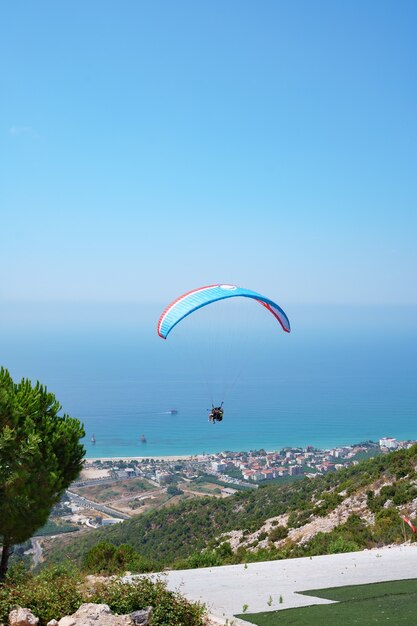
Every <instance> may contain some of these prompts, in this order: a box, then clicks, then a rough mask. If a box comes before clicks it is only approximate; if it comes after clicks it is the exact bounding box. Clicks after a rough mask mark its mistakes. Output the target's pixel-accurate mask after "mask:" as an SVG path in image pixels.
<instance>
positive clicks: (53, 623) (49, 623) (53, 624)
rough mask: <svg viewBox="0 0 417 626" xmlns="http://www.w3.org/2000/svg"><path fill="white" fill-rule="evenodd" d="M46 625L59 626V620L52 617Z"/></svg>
mask: <svg viewBox="0 0 417 626" xmlns="http://www.w3.org/2000/svg"><path fill="white" fill-rule="evenodd" d="M46 626H58V622H57V620H56V619H51V621H50V622H48V623H47V625H46Z"/></svg>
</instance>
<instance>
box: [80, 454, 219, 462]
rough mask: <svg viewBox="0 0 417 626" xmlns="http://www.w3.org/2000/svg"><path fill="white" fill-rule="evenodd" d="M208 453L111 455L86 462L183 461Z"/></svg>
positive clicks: (199, 457) (201, 456) (200, 457)
mask: <svg viewBox="0 0 417 626" xmlns="http://www.w3.org/2000/svg"><path fill="white" fill-rule="evenodd" d="M207 456H209V455H204V454H182V455H181V454H173V455H169V456H113V457H111V456H110V457H86V458H85V461H86V462H87V463H94V462H96V461H101V462H104V461H114V462H115V463H116V462H117V461H123V462H125V463H128V462H129V461H144V460H145V459H153V460H154V461H184V460H187V459H202V458H207Z"/></svg>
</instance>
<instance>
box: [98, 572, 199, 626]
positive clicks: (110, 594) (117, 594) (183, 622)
mask: <svg viewBox="0 0 417 626" xmlns="http://www.w3.org/2000/svg"><path fill="white" fill-rule="evenodd" d="M90 602H96V603H98V604H102V603H104V604H108V605H109V607H110V608H111V610H112V611H113V612H114V613H118V614H123V613H131V612H132V611H136V610H138V609H144V608H146V607H147V606H152V607H153V614H152V626H202V625H203V617H204V615H205V608H204V607H203V606H202V605H201V604H198V603H192V602H188V600H185V598H183V597H182V596H181V595H180V594H178V593H175V592H172V591H168V590H167V588H166V583H165V582H163V581H162V580H161V579H160V578H159V579H156V580H154V581H152V580H150V579H148V578H141V579H137V580H134V581H132V582H131V583H129V584H126V583H123V582H121V580H120V579H119V580H112V581H110V582H109V583H107V584H103V585H102V586H101V587H100V588H99V589H98V590H97V591H96V592H95V593H94V595H93V596H92V597H91V599H90Z"/></svg>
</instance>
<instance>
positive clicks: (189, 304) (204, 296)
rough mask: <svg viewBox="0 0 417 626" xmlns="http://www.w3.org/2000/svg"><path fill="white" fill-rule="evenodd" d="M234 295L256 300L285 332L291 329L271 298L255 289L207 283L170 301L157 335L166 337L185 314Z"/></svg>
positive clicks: (159, 323) (234, 296) (162, 316)
mask: <svg viewBox="0 0 417 626" xmlns="http://www.w3.org/2000/svg"><path fill="white" fill-rule="evenodd" d="M236 297H243V298H252V299H253V300H256V301H257V302H259V304H262V306H264V307H265V308H266V309H267V310H268V311H269V312H270V313H271V314H272V315H273V316H274V317H275V318H276V319H277V320H278V322H279V323H280V324H281V326H282V328H283V330H285V332H287V333H289V332H290V331H291V327H290V322H289V319H288V317H287V316H286V314H285V313H284V311H283V310H282V309H281V307H280V306H278V304H277V303H276V302H273V300H270V299H269V298H267V297H265V296H263V295H261V294H260V293H257V292H256V291H251V290H250V289H245V288H243V287H237V286H236V285H208V286H206V287H199V288H198V289H193V290H192V291H188V292H187V293H185V294H183V295H182V296H179V297H178V298H176V300H174V301H173V302H171V304H169V305H168V306H167V308H166V309H165V311H164V312H163V313H162V315H161V317H160V318H159V322H158V335H159V336H160V337H162V339H166V338H167V336H168V334H169V333H170V332H171V330H172V329H173V328H174V326H176V325H177V324H178V323H179V322H181V320H183V319H184V317H187V315H190V314H191V313H193V312H194V311H197V309H201V307H203V306H206V305H207V304H212V303H213V302H217V301H219V300H225V299H226V298H236Z"/></svg>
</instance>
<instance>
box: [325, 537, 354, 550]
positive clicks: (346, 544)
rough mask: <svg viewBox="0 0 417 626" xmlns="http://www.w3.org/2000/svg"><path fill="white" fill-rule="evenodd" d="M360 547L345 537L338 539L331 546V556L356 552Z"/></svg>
mask: <svg viewBox="0 0 417 626" xmlns="http://www.w3.org/2000/svg"><path fill="white" fill-rule="evenodd" d="M359 549H360V548H359V546H358V544H357V543H355V542H354V541H349V540H347V539H344V538H343V537H338V538H337V539H335V540H334V541H332V542H331V543H330V545H329V554H339V553H341V552H356V551H357V550H359Z"/></svg>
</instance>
